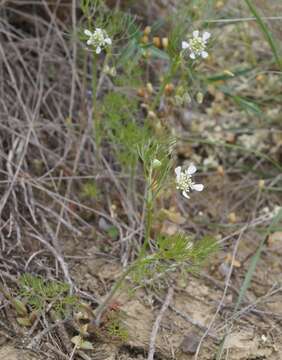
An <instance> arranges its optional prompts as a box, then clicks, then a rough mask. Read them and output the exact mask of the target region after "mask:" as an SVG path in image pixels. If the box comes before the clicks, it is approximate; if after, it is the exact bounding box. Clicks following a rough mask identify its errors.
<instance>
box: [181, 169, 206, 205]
mask: <svg viewBox="0 0 282 360" xmlns="http://www.w3.org/2000/svg"><path fill="white" fill-rule="evenodd" d="M196 171H197V169H196V166H195V165H193V164H191V165H190V166H189V167H188V169H186V170H184V171H182V170H181V166H178V167H177V168H175V174H176V189H178V190H181V191H182V195H183V196H184V197H186V198H187V199H190V197H189V195H188V193H189V192H190V190H195V191H202V190H203V189H204V185H203V184H195V183H194V181H193V180H192V175H193V174H194V173H195V172H196Z"/></svg>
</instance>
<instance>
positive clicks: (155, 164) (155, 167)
mask: <svg viewBox="0 0 282 360" xmlns="http://www.w3.org/2000/svg"><path fill="white" fill-rule="evenodd" d="M161 165H162V163H161V162H160V160H158V159H154V160H153V161H152V168H153V169H157V168H159V167H160V166H161Z"/></svg>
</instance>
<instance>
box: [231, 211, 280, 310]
mask: <svg viewBox="0 0 282 360" xmlns="http://www.w3.org/2000/svg"><path fill="white" fill-rule="evenodd" d="M281 219H282V210H280V211H279V212H278V214H277V215H276V216H275V217H274V219H273V220H272V223H271V224H270V226H269V227H268V229H267V234H266V236H265V237H264V238H263V239H262V240H261V242H260V244H259V246H258V248H257V250H256V252H255V254H254V255H253V257H252V259H251V263H250V266H249V268H248V271H247V273H246V276H245V279H244V281H243V284H242V286H241V289H240V292H239V296H238V299H237V302H236V305H235V308H234V313H235V312H236V311H237V310H238V308H239V306H240V305H241V303H242V300H243V298H244V296H245V294H246V292H247V290H248V288H249V286H250V283H251V280H252V278H253V275H254V272H255V270H256V267H257V263H258V261H259V259H260V257H261V253H262V250H263V249H264V246H265V239H266V238H267V236H268V235H269V234H270V233H271V232H272V231H273V228H274V227H275V226H276V225H277V223H279V221H280V220H281Z"/></svg>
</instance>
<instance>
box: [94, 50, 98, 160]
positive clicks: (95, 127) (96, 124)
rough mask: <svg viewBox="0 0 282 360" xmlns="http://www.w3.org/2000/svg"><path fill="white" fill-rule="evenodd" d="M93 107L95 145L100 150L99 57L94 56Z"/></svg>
mask: <svg viewBox="0 0 282 360" xmlns="http://www.w3.org/2000/svg"><path fill="white" fill-rule="evenodd" d="M92 105H93V121H94V132H95V134H94V136H95V144H96V148H97V153H98V148H99V136H98V131H99V119H98V113H97V56H96V54H94V56H93V63H92Z"/></svg>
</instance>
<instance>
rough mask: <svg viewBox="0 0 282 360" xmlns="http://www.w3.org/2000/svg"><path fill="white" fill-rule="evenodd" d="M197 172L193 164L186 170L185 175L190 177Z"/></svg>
mask: <svg viewBox="0 0 282 360" xmlns="http://www.w3.org/2000/svg"><path fill="white" fill-rule="evenodd" d="M196 171H197V168H196V166H195V165H194V164H191V165H190V166H189V167H188V170H187V173H188V174H189V175H192V174H195V172H196Z"/></svg>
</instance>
